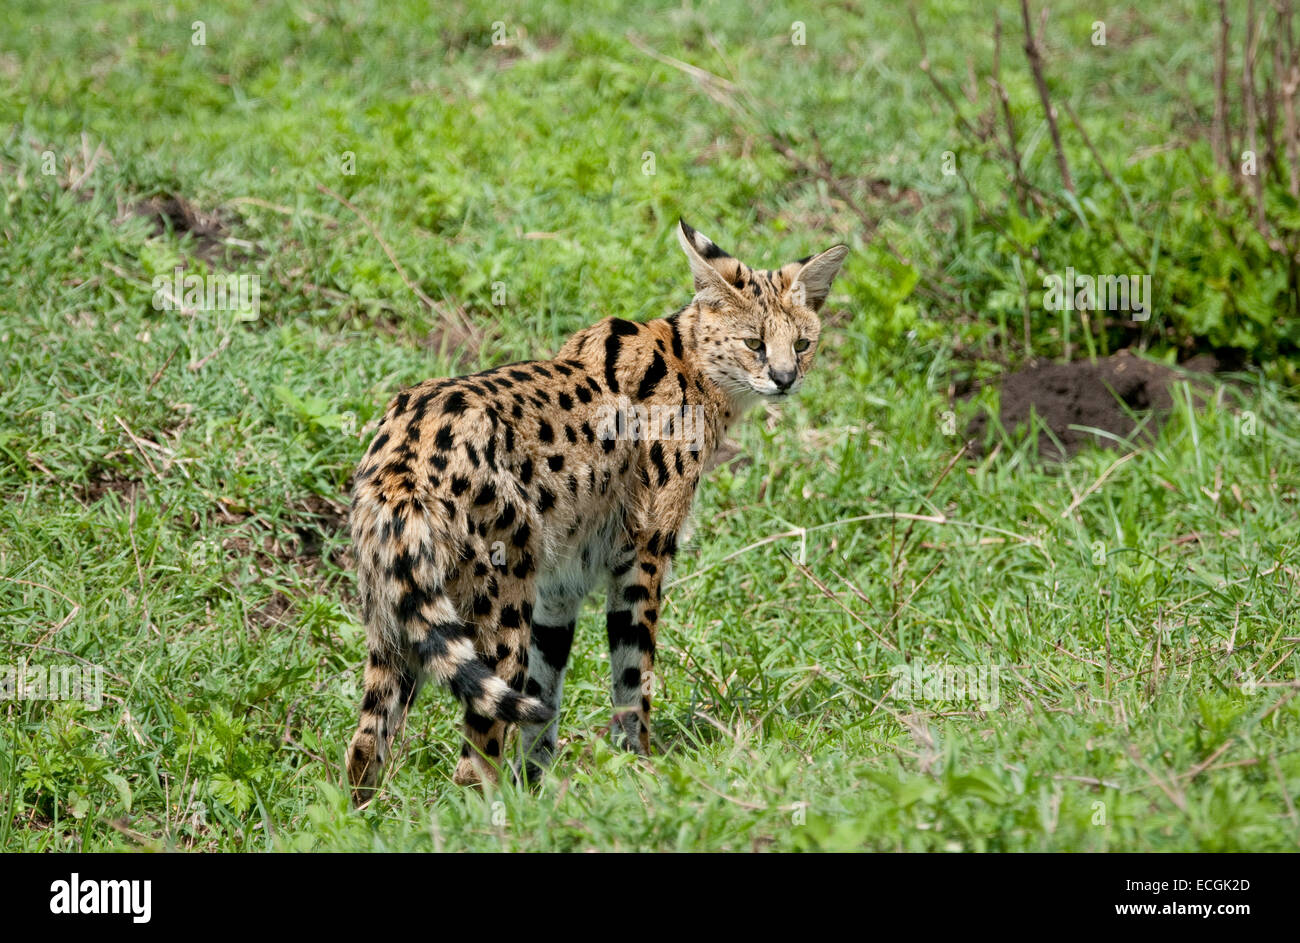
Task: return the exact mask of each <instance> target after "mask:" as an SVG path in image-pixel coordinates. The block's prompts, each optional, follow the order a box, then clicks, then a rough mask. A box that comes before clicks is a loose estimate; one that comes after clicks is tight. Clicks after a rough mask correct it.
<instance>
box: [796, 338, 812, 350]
mask: <svg viewBox="0 0 1300 943" xmlns="http://www.w3.org/2000/svg"><path fill="white" fill-rule="evenodd" d="M811 345H812V341H810V340H809V339H808V338H806V337H801V338H799V339H798V340H797V341H795V342H794V349H795V350H796V351H798V352H799V353H803V352H804V351H805V350H807V349H808V348H809V346H811Z"/></svg>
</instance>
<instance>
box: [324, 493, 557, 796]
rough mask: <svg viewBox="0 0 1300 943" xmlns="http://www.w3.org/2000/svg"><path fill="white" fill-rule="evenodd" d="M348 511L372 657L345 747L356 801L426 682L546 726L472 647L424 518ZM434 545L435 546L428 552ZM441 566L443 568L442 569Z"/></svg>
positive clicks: (507, 717)
mask: <svg viewBox="0 0 1300 943" xmlns="http://www.w3.org/2000/svg"><path fill="white" fill-rule="evenodd" d="M407 510H408V513H405V514H403V513H402V512H397V514H396V515H394V514H393V512H391V511H389V510H387V509H381V510H376V509H375V505H374V504H371V503H369V502H366V501H364V500H361V501H358V502H356V503H354V507H353V522H352V523H353V545H354V547H356V550H357V578H358V586H359V589H360V591H361V610H362V616H363V618H364V620H365V623H366V647H367V651H368V655H367V660H366V670H365V694H364V696H363V698H362V701H361V719H360V721H359V722H358V724H357V730H356V733H355V734H353V737H352V741H351V743H350V744H349V745H348V752H347V768H348V780H349V782H350V783H351V785H352V789H353V798H354V800H355V801H356V803H357V804H358V805H361V804H363V803H364V802H366V801H368V800H369V798H370V796H371V794H372V792H373V790H374V788H375V786H376V785H377V784H378V782H379V778H380V774H381V773H382V771H383V767H384V763H385V761H386V759H387V757H388V753H389V751H390V749H391V747H392V742H393V738H394V736H395V735H396V734H397V732H398V731H399V730H400V729H401V727H402V724H403V723H404V722H405V720H406V712H407V710H408V709H409V708H410V705H411V703H412V701H414V699H415V696H416V694H417V693H419V689H420V687H421V685H422V684H423V683H424V681H425V680H426V679H429V678H432V679H433V680H435V681H437V682H439V683H441V684H443V685H446V686H447V687H448V688H450V689H451V692H452V694H454V695H455V696H456V699H457V700H459V701H460V702H461V703H463V704H464V705H465V708H466V709H467V710H468V711H470V712H471V713H473V714H477V715H478V716H480V717H487V718H492V719H494V720H500V721H504V722H506V723H515V724H519V723H528V724H535V723H544V722H546V721H548V720H550V719H551V718H552V717H553V716H554V715H555V711H554V710H553V709H552V708H550V707H548V706H547V705H546V704H543V703H542V702H541V701H539V700H537V699H536V698H532V697H528V696H527V695H525V694H522V693H520V692H519V691H517V690H515V689H514V688H512V687H511V686H510V685H509V684H508V683H507V682H506V681H505V679H503V678H501V677H498V676H497V675H496V674H495V673H494V672H493V670H492V668H491V667H489V665H488V664H487V662H485V661H484V660H483V658H482V656H481V655H480V654H479V652H478V651H477V650H476V649H475V648H474V637H475V632H476V630H475V627H474V625H472V624H471V623H468V622H466V621H465V620H463V619H461V618H460V616H459V614H458V613H457V611H456V606H455V604H454V603H453V601H452V599H451V598H450V597H449V596H448V595H447V594H446V593H445V592H443V590H442V589H441V586H442V579H441V575H442V574H443V573H445V572H447V571H448V570H449V569H450V568H451V566H452V561H451V560H439V557H440V556H441V555H442V552H440V551H441V548H442V547H444V546H445V545H446V542H444V541H438V540H435V539H433V536H434V535H433V534H432V533H431V532H430V530H429V522H428V518H427V517H426V516H425V515H424V514H422V513H420V512H418V511H417V512H416V513H414V514H411V513H409V510H410V509H409V508H408V509H407ZM434 548H438V549H434ZM440 563H441V564H443V565H441V566H440V565H439V564H440Z"/></svg>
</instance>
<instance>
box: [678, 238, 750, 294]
mask: <svg viewBox="0 0 1300 943" xmlns="http://www.w3.org/2000/svg"><path fill="white" fill-rule="evenodd" d="M677 241H678V242H680V243H681V245H682V251H683V252H685V253H686V258H687V259H688V260H689V261H690V263H691V275H692V276H694V278H695V297H696V299H698V300H703V301H712V302H713V303H715V304H721V303H723V302H725V301H727V300H731V299H734V298H736V297H738V295H737V292H736V289H735V288H734V287H733V286H732V283H731V280H732V279H734V278H736V277H737V276H738V274H739V272H740V270H741V265H740V263H739V262H737V261H736V260H735V259H733V258H732V257H731V256H730V255H728V254H727V253H726V252H723V251H722V250H721V249H719V248H718V247H717V246H716V245H714V244H713V240H711V239H710V238H709V237H708V236H706V235H704V233H702V232H696V231H695V230H694V229H692V228H691V227H690V226H688V225H686V220H684V219H679V220H678V221H677Z"/></svg>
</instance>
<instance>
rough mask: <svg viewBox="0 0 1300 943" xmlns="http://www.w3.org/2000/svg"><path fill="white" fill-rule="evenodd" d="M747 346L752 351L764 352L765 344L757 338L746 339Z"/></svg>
mask: <svg viewBox="0 0 1300 943" xmlns="http://www.w3.org/2000/svg"><path fill="white" fill-rule="evenodd" d="M745 346H746V347H748V348H749V349H750V350H762V349H763V342H762V341H761V340H759V339H758V338H757V337H746V338H745Z"/></svg>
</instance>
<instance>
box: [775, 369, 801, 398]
mask: <svg viewBox="0 0 1300 943" xmlns="http://www.w3.org/2000/svg"><path fill="white" fill-rule="evenodd" d="M796 375H797V374H796V373H795V371H794V370H773V371H772V382H773V383H775V384H776V386H777V389H779V390H781V392H783V393H784V392H785V391H786V390H788V389H790V387H791V386H793V385H794V380H795V376H796Z"/></svg>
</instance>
